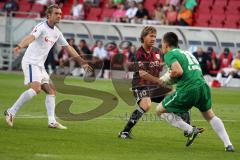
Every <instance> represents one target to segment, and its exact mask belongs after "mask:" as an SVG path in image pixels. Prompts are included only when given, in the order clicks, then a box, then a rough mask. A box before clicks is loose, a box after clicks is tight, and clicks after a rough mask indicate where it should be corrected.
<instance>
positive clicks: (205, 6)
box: [199, 0, 213, 8]
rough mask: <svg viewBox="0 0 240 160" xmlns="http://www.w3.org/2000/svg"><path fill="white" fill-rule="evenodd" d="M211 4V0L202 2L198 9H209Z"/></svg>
mask: <svg viewBox="0 0 240 160" xmlns="http://www.w3.org/2000/svg"><path fill="white" fill-rule="evenodd" d="M212 4H213V0H207V1H206V0H202V1H201V2H200V4H199V8H210V7H211V6H212Z"/></svg>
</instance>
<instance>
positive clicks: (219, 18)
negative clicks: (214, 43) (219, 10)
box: [209, 14, 225, 28]
mask: <svg viewBox="0 0 240 160" xmlns="http://www.w3.org/2000/svg"><path fill="white" fill-rule="evenodd" d="M224 20H225V15H222V14H216V15H212V19H211V20H210V24H209V27H220V28H222V27H223V22H224Z"/></svg>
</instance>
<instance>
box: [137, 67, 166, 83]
mask: <svg viewBox="0 0 240 160" xmlns="http://www.w3.org/2000/svg"><path fill="white" fill-rule="evenodd" d="M139 76H140V77H141V78H143V79H144V80H147V81H151V82H153V83H158V84H159V85H162V84H163V81H161V80H159V77H155V76H152V75H151V74H149V73H147V72H146V71H144V70H139Z"/></svg>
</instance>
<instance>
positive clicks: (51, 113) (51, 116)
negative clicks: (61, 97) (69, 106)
mask: <svg viewBox="0 0 240 160" xmlns="http://www.w3.org/2000/svg"><path fill="white" fill-rule="evenodd" d="M45 105H46V109H47V114H48V124H50V123H56V119H55V96H54V95H46V100H45Z"/></svg>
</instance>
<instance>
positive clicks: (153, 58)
mask: <svg viewBox="0 0 240 160" xmlns="http://www.w3.org/2000/svg"><path fill="white" fill-rule="evenodd" d="M160 57H161V56H160V50H159V49H158V48H156V47H152V48H151V50H150V51H149V52H148V53H147V52H146V51H145V49H144V48H143V47H142V46H141V47H140V48H139V49H138V50H137V53H136V62H135V66H137V69H135V72H134V74H133V80H132V85H133V88H136V87H143V86H153V85H156V84H155V83H153V82H150V81H147V80H144V79H142V78H140V76H139V72H138V71H139V69H142V70H144V71H146V72H148V73H149V74H151V75H152V76H155V77H159V74H160V72H161V71H162V66H161V64H160V63H161V62H162V59H161V58H160Z"/></svg>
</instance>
